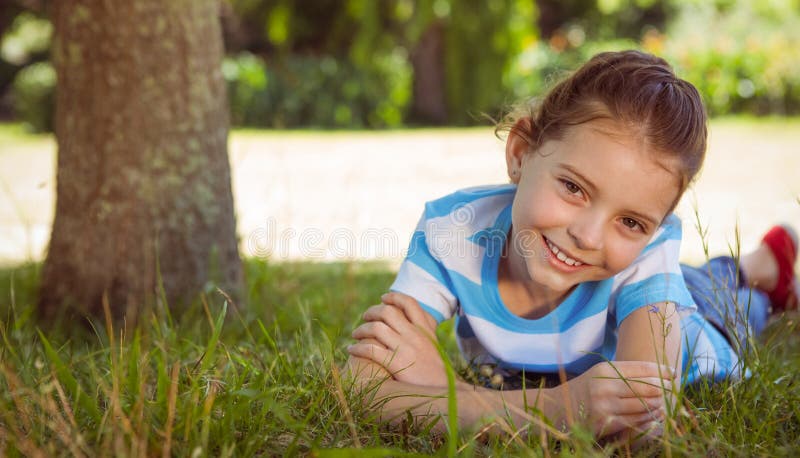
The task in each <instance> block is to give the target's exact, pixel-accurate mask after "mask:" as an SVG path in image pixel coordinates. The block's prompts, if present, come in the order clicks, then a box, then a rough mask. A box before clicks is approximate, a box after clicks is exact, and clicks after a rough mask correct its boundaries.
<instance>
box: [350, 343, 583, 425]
mask: <svg viewBox="0 0 800 458" xmlns="http://www.w3.org/2000/svg"><path fill="white" fill-rule="evenodd" d="M370 365H372V366H376V367H372V368H370ZM348 367H350V368H357V369H356V370H358V373H360V374H361V376H360V377H359V380H358V381H357V383H358V385H359V386H360V387H361V389H362V395H363V396H364V397H363V402H365V403H367V405H368V407H369V408H370V409H374V410H376V411H378V412H379V414H380V418H381V419H382V420H383V421H388V422H390V423H392V424H399V423H401V422H402V421H403V420H405V419H406V418H407V416H408V413H410V414H411V416H412V417H413V418H414V419H415V420H420V421H422V422H429V421H436V423H435V426H434V427H435V429H437V430H439V431H444V430H445V429H446V425H447V419H448V415H449V414H448V390H447V388H442V387H428V386H420V385H413V384H410V383H404V382H399V381H397V380H394V379H392V378H391V377H390V376H389V374H388V372H386V371H385V370H384V369H383V368H382V367H380V366H379V365H377V364H375V363H372V362H370V361H368V360H364V359H360V358H352V357H351V358H350V360H349V361H348ZM351 371H352V369H351ZM381 371H383V372H381ZM351 373H353V372H351ZM455 395H456V399H457V406H458V424H459V427H462V428H479V427H483V426H486V425H491V424H494V425H495V428H491V430H493V431H494V432H506V433H511V434H513V433H515V432H516V431H517V430H519V429H523V428H526V427H529V428H530V429H531V430H533V431H539V428H548V427H547V426H546V422H544V421H542V418H541V417H542V416H544V417H546V418H548V419H549V420H550V421H551V422H552V423H553V424H555V425H561V424H566V420H567V419H566V416H565V413H564V410H563V408H562V407H561V406H562V405H567V404H568V403H566V402H563V401H564V400H563V399H560V398H561V396H562V392H561V390H558V389H536V388H530V389H527V390H525V391H523V390H513V391H499V390H491V389H487V388H483V387H479V386H475V385H472V384H470V383H468V382H465V381H462V380H458V381H457V382H456V389H455ZM530 432H532V431H528V433H530Z"/></svg>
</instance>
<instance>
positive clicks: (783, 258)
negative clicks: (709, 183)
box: [761, 226, 800, 312]
mask: <svg viewBox="0 0 800 458" xmlns="http://www.w3.org/2000/svg"><path fill="white" fill-rule="evenodd" d="M761 241H762V242H764V243H765V244H766V245H767V246H768V247H769V250H770V251H771V252H772V255H773V256H774V257H775V261H776V262H777V263H778V282H777V283H776V284H775V289H773V290H772V291H768V292H767V294H768V295H769V300H770V302H772V309H773V310H774V311H778V312H781V311H784V310H796V309H797V308H798V302H800V300H798V294H800V291H797V290H796V289H795V278H794V263H795V261H797V235H796V234H795V232H794V231H793V230H792V228H790V227H789V226H774V227H773V228H772V229H770V230H769V232H767V233H766V235H764V238H762V239H761Z"/></svg>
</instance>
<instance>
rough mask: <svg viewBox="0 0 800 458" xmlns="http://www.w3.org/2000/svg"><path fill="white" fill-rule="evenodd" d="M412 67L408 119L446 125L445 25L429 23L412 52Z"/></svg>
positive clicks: (435, 22) (437, 22) (436, 22)
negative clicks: (412, 74) (409, 113)
mask: <svg viewBox="0 0 800 458" xmlns="http://www.w3.org/2000/svg"><path fill="white" fill-rule="evenodd" d="M411 65H412V66H413V68H414V84H413V95H414V96H413V99H412V105H411V118H412V119H413V120H414V121H415V122H419V123H423V124H437V125H440V124H445V123H446V122H447V101H446V100H445V92H446V91H445V88H444V84H445V81H444V79H445V76H444V72H445V70H444V27H443V25H442V24H441V22H439V21H434V22H433V23H432V24H430V25H429V26H428V28H427V29H426V30H425V32H424V33H423V34H422V37H421V38H420V40H419V43H417V45H416V47H415V48H414V52H413V53H412V54H411Z"/></svg>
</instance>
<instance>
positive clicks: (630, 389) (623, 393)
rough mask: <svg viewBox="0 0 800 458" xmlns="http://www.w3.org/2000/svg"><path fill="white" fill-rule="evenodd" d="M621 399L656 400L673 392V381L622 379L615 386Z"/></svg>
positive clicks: (653, 378) (649, 378) (647, 378)
mask: <svg viewBox="0 0 800 458" xmlns="http://www.w3.org/2000/svg"><path fill="white" fill-rule="evenodd" d="M615 386H616V387H617V389H618V391H617V393H618V395H619V397H621V398H656V397H664V394H665V393H670V392H672V387H673V385H672V381H670V380H664V379H661V378H655V377H642V378H634V379H622V380H619V381H618V383H616V384H615Z"/></svg>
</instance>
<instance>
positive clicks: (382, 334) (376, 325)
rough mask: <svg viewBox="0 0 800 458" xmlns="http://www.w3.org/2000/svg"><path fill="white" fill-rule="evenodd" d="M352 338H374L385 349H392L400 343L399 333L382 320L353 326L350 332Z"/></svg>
mask: <svg viewBox="0 0 800 458" xmlns="http://www.w3.org/2000/svg"><path fill="white" fill-rule="evenodd" d="M350 335H351V336H352V337H353V338H354V339H358V340H362V339H375V340H376V341H378V343H379V344H381V345H383V346H384V347H385V348H386V349H387V350H391V351H394V350H396V349H397V347H398V345H400V344H401V343H402V339H401V337H400V335H399V334H398V333H397V332H395V331H394V329H392V328H391V327H389V325H387V324H386V323H384V322H383V321H370V322H367V323H364V324H362V325H361V326H359V327H357V328H355V329H354V330H353V333H352V334H350Z"/></svg>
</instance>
